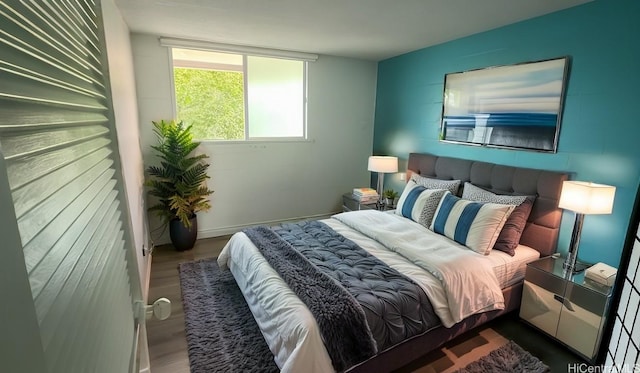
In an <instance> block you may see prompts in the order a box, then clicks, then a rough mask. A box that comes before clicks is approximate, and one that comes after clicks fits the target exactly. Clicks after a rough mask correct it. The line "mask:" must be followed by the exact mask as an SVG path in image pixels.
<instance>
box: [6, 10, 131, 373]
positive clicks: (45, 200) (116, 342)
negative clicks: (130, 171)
mask: <svg viewBox="0 0 640 373" xmlns="http://www.w3.org/2000/svg"><path fill="white" fill-rule="evenodd" d="M99 7H100V5H99V4H97V3H95V2H94V1H91V0H60V1H58V0H55V1H53V0H47V1H45V0H33V1H29V0H24V1H18V0H9V1H5V0H0V156H1V157H3V161H2V162H0V167H1V168H0V172H2V173H6V179H8V184H9V189H10V190H9V191H7V190H1V191H0V193H10V194H11V200H12V201H13V210H14V211H15V219H16V221H17V227H18V231H19V232H18V234H19V237H20V241H21V245H22V247H21V249H22V251H23V253H24V263H25V267H26V272H27V274H28V281H29V284H30V288H31V295H32V299H33V307H34V309H35V314H36V318H37V325H38V328H39V333H40V342H41V345H42V352H41V353H42V354H43V356H44V362H45V365H46V367H47V371H48V372H60V373H62V372H64V373H71V372H79V373H86V372H105V373H120V372H130V371H132V370H133V369H135V368H134V367H135V360H136V359H135V346H136V342H137V341H136V338H137V328H138V325H137V321H136V318H135V313H136V312H135V308H136V307H135V302H134V301H135V300H138V299H139V292H140V289H139V282H138V279H137V277H136V276H137V272H135V271H136V269H135V265H134V263H132V262H131V260H132V256H133V255H132V250H131V249H130V242H131V240H130V234H129V232H130V226H129V222H128V220H127V214H126V213H123V211H125V209H126V200H125V199H124V193H123V186H122V177H121V172H120V170H121V168H120V163H119V162H120V161H119V158H118V157H119V154H118V150H117V145H116V141H115V139H116V135H115V133H114V126H113V123H112V118H113V115H112V112H111V102H110V93H109V85H108V76H107V75H106V68H105V67H104V65H105V64H106V55H105V47H104V31H103V29H102V24H101V22H102V21H101V12H100V8H99ZM3 165H4V166H3ZM0 179H1V178H0ZM0 370H2V369H0Z"/></svg>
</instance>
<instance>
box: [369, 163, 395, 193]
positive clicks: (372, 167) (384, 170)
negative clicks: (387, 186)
mask: <svg viewBox="0 0 640 373" xmlns="http://www.w3.org/2000/svg"><path fill="white" fill-rule="evenodd" d="M367 169H368V170H369V171H373V172H377V173H378V187H377V189H376V191H377V192H378V196H380V197H379V198H380V199H382V193H383V192H384V189H383V187H384V174H389V173H392V172H398V157H389V156H380V155H372V156H370V157H369V166H368V167H367Z"/></svg>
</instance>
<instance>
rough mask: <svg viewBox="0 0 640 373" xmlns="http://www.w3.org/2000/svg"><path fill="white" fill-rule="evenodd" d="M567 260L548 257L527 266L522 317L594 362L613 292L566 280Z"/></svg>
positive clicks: (577, 278)
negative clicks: (565, 266) (565, 265)
mask: <svg viewBox="0 0 640 373" xmlns="http://www.w3.org/2000/svg"><path fill="white" fill-rule="evenodd" d="M563 262H564V258H554V257H545V258H542V259H539V260H536V261H534V262H531V263H529V264H528V265H527V269H526V274H525V281H524V288H523V290H522V303H521V306H520V317H521V318H522V319H523V320H524V321H526V322H527V323H529V324H531V325H533V326H535V327H537V328H538V329H540V330H542V331H544V332H545V333H546V334H548V335H549V336H551V337H553V338H555V339H557V340H558V341H560V342H562V343H563V344H565V345H566V346H568V347H569V348H571V349H572V350H573V351H574V352H576V353H578V354H579V355H581V356H582V357H584V358H585V359H587V360H589V361H590V362H593V360H594V359H595V357H596V354H597V352H598V348H599V346H600V340H601V339H602V332H603V328H604V325H605V321H606V318H607V313H608V310H609V304H610V301H611V295H612V292H613V291H612V288H610V287H606V286H602V285H600V284H598V283H595V282H591V281H590V280H586V281H585V278H584V272H581V273H576V274H574V275H572V276H568V277H567V276H565V275H564V271H563V268H562V263H563Z"/></svg>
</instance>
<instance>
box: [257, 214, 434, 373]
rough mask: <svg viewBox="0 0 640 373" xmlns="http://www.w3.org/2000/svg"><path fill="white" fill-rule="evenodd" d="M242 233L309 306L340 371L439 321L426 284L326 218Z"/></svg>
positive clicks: (335, 366)
mask: <svg viewBox="0 0 640 373" xmlns="http://www.w3.org/2000/svg"><path fill="white" fill-rule="evenodd" d="M245 233H246V234H247V236H249V238H250V239H251V240H252V241H253V242H254V244H255V245H256V247H258V249H259V250H260V251H261V252H262V254H263V256H264V257H265V259H266V260H267V261H268V262H269V264H271V266H272V267H273V268H274V269H275V270H276V272H278V274H279V275H280V277H282V278H283V280H284V281H285V282H286V283H287V285H289V287H291V289H292V290H293V291H294V292H295V293H296V295H298V297H299V298H300V299H301V300H302V301H303V302H305V304H306V305H307V307H308V308H309V309H310V311H311V312H312V314H313V315H314V317H315V318H316V321H317V322H318V326H319V328H320V333H321V334H322V336H323V339H324V341H325V346H326V348H327V351H328V353H329V356H330V357H331V360H332V363H333V365H334V368H335V369H336V370H337V371H343V370H345V369H348V368H349V367H351V366H353V365H355V364H357V363H359V362H362V361H364V360H365V359H367V358H369V357H371V356H373V355H374V354H375V353H376V352H378V351H380V352H381V351H383V350H385V349H387V348H389V347H392V346H394V345H396V344H398V343H400V342H402V341H403V340H405V339H407V338H410V337H413V336H416V335H419V334H422V333H424V332H427V331H429V330H430V329H432V328H433V327H436V326H438V325H439V324H440V320H439V319H438V317H437V316H436V315H435V312H434V311H433V307H432V306H431V303H430V302H429V299H428V298H427V296H426V295H425V294H424V291H423V290H422V288H420V287H419V286H418V285H417V284H415V283H414V282H413V281H411V280H410V279H408V278H407V277H405V276H404V275H402V274H400V273H399V272H398V271H396V270H394V269H393V268H390V267H389V266H388V265H386V264H385V263H384V262H382V261H381V260H379V259H377V258H376V257H374V256H372V255H371V254H369V253H368V252H367V251H365V250H364V249H362V248H361V247H360V246H358V245H357V244H356V243H354V242H353V241H350V240H348V239H346V238H345V237H344V236H342V235H340V234H339V233H337V232H335V231H334V230H333V229H331V228H330V227H329V226H327V225H326V224H324V223H322V222H318V221H310V222H302V223H295V224H283V225H282V226H279V227H275V228H273V229H270V228H266V227H256V228H249V229H247V230H245ZM335 312H338V313H342V312H348V313H349V315H344V316H341V315H334V313H335ZM363 315H364V317H363ZM372 337H373V339H374V341H371V338H372ZM345 349H351V351H348V350H345ZM352 354H355V355H352Z"/></svg>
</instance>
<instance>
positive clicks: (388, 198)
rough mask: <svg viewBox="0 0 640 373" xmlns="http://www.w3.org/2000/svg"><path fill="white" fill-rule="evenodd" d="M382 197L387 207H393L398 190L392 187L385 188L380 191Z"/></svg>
mask: <svg viewBox="0 0 640 373" xmlns="http://www.w3.org/2000/svg"><path fill="white" fill-rule="evenodd" d="M382 196H383V197H384V203H385V205H387V207H393V203H394V201H395V199H396V198H397V197H398V192H396V191H395V190H393V189H387V190H385V191H384V192H383V193H382Z"/></svg>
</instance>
